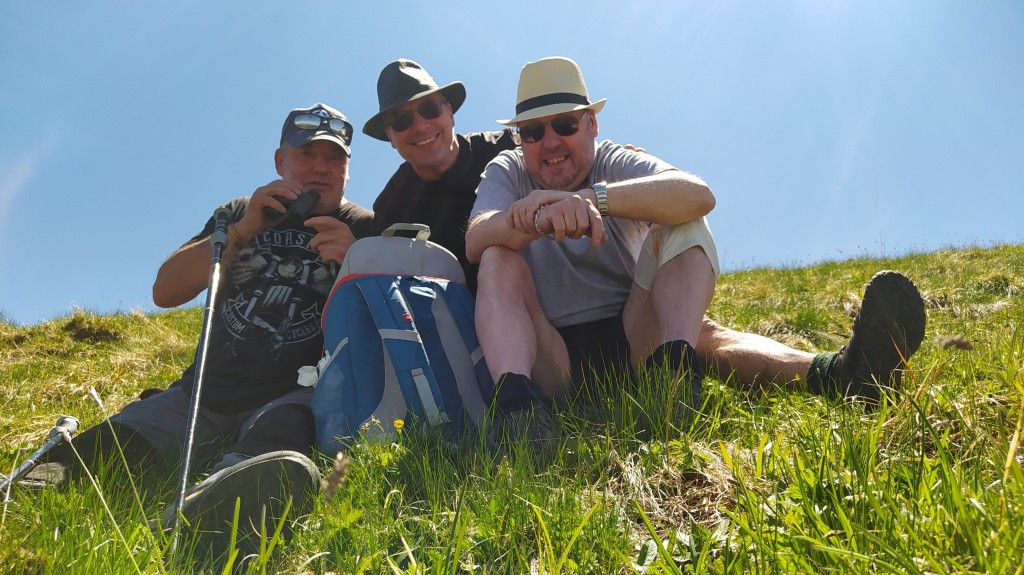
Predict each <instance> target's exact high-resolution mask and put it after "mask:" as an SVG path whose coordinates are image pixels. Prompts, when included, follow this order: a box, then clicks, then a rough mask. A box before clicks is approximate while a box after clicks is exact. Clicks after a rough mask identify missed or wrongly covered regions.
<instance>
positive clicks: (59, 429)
mask: <svg viewBox="0 0 1024 575" xmlns="http://www.w3.org/2000/svg"><path fill="white" fill-rule="evenodd" d="M75 433H78V419H76V418H74V417H72V416H70V415H62V416H60V419H58V420H57V423H56V425H54V426H53V429H51V430H50V439H53V438H55V437H58V436H59V437H61V438H62V439H70V438H71V436H72V435H74V434H75Z"/></svg>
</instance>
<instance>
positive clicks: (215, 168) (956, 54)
mask: <svg viewBox="0 0 1024 575" xmlns="http://www.w3.org/2000/svg"><path fill="white" fill-rule="evenodd" d="M354 4H355V3H349V2H338V1H324V2H306V1H295V2H242V1H225V2H207V1H196V0H179V1H176V2H159V3H158V2H128V1H120V2H113V1H105V0H99V1H96V2H87V3H78V2H14V1H5V2H2V3H0V79H2V80H0V110H2V113H3V122H2V127H0V314H2V315H3V317H4V318H5V319H6V320H8V321H13V322H16V323H19V324H23V325H28V324H34V323H37V322H40V321H44V320H47V319H52V318H54V317H57V316H60V315H63V314H66V313H69V312H71V311H72V310H73V309H74V308H75V307H76V306H77V307H81V308H84V309H87V310H91V311H96V312H104V313H106V312H110V311H114V310H124V311H127V310H132V309H141V310H143V311H152V310H154V309H155V308H154V307H153V304H152V299H151V296H150V288H151V285H152V281H153V279H154V277H155V275H156V271H157V269H158V267H159V266H160V264H161V262H162V261H163V260H164V259H165V258H166V257H167V256H168V255H170V253H171V252H173V251H174V250H175V249H176V248H177V247H178V246H179V245H181V243H182V242H184V241H185V240H187V239H188V238H189V237H191V236H192V235H193V234H194V233H196V232H197V231H198V230H199V229H200V228H201V227H202V225H203V223H204V221H205V219H206V218H207V217H208V216H209V215H210V214H211V213H212V211H213V209H214V208H215V207H216V206H217V205H219V204H221V203H223V202H225V201H227V200H229V199H231V198H233V197H236V196H241V195H250V194H251V193H252V192H253V190H255V189H256V188H257V187H259V186H261V185H263V184H265V183H266V182H268V181H270V180H272V179H274V178H275V177H276V175H275V173H274V169H273V152H274V149H275V147H276V145H277V143H278V139H279V136H280V127H281V122H282V121H283V120H284V117H285V115H286V114H287V113H288V111H289V110H290V109H291V108H294V107H299V106H306V105H309V104H312V103H314V102H317V101H323V102H327V103H329V104H332V105H333V106H335V107H337V108H339V109H341V110H342V111H343V112H344V113H345V114H347V115H348V116H349V118H350V119H351V120H352V121H353V124H354V125H355V126H356V127H357V130H358V129H359V128H361V127H362V124H363V122H365V121H366V119H368V118H369V117H370V116H371V115H373V114H374V113H376V112H377V100H376V91H375V87H376V81H377V75H378V74H379V72H380V69H381V68H382V67H383V66H384V65H385V64H386V63H388V62H389V61H391V60H393V59H395V58H399V57H405V58H410V59H413V60H416V61H418V62H420V63H421V64H423V65H424V66H425V67H426V68H427V69H428V70H429V71H430V73H431V74H432V75H433V76H434V77H435V78H436V79H437V80H438V81H439V82H440V83H442V84H443V83H447V82H451V81H454V80H461V81H462V82H464V83H465V84H466V86H467V89H468V93H469V96H468V99H467V101H466V104H465V105H464V106H463V108H462V110H460V111H459V113H458V114H457V116H456V122H457V124H456V128H457V129H459V130H461V131H480V130H491V129H497V128H498V127H499V126H498V124H496V123H495V120H496V119H498V118H507V117H510V114H511V113H512V109H513V107H514V103H515V102H514V100H515V90H516V82H517V80H518V76H519V70H520V69H521V67H522V65H523V64H524V63H526V62H528V61H530V60H535V59H538V58H541V57H545V56H552V55H563V56H569V57H571V58H573V59H575V60H576V61H577V62H579V64H580V66H581V68H582V69H583V73H584V75H585V77H586V80H587V85H588V88H589V90H590V93H591V96H592V98H595V99H596V98H608V104H607V106H606V107H605V109H604V111H603V112H602V113H601V114H600V116H599V117H598V119H599V121H600V129H601V137H602V138H610V139H612V140H615V141H618V142H622V143H634V144H637V145H641V146H644V147H645V148H646V149H647V150H648V151H649V152H651V153H653V154H655V155H658V156H661V157H662V158H664V159H665V160H667V161H669V162H671V163H672V164H674V165H676V166H677V167H679V168H681V169H684V170H687V171H690V172H693V173H696V174H698V175H700V176H701V177H703V178H704V179H706V180H707V181H708V182H709V183H710V184H711V186H712V189H713V190H714V191H715V194H716V196H717V199H718V206H717V208H716V209H715V210H714V211H713V212H712V213H711V215H710V216H709V221H710V223H711V226H712V229H713V231H714V233H715V237H716V240H717V242H718V247H719V255H720V257H721V260H722V264H723V267H724V269H725V270H727V271H733V270H741V269H747V268H751V267H762V266H780V265H781V266H799V265H809V264H812V263H816V262H819V261H823V260H842V259H849V258H852V257H861V256H893V255H901V254H905V253H907V252H927V251H934V250H936V249H941V248H945V247H963V246H969V245H982V246H985V245H993V244H997V243H1020V242H1021V241H1022V236H1024V233H1022V231H1021V230H1022V226H1021V225H1020V224H1019V223H1018V220H1019V219H1020V218H1021V214H1022V213H1024V199H1022V196H1024V193H1022V192H1024V72H1022V70H1024V4H1022V3H1020V2H1011V1H999V2H997V1H992V2H985V1H982V2H960V1H951V0H934V1H933V0H908V1H901V2H890V1H877V0H865V1H857V2H854V1H849V2H840V1H828V0H784V1H780V2H733V1H728V0H726V1H720V2H719V1H716V2H693V1H681V2H674V1H673V2H663V3H658V2H645V1H634V2H600V1H599V2H578V1H570V2H550V1H546V2H538V1H534V0H525V1H522V2H517V3H501V4H498V3H485V2H469V1H465V2H463V1H455V2H423V3H413V2H391V1H382V2H375V3H367V4H365V5H354ZM398 162H399V158H398V155H397V153H396V152H394V150H392V149H391V147H390V146H389V145H388V144H385V143H382V142H378V141H376V140H373V139H371V138H369V137H366V136H364V135H362V134H361V133H357V134H356V137H355V139H354V141H353V159H352V167H351V173H352V179H351V181H350V183H349V187H348V191H347V196H348V197H349V198H350V199H352V200H354V201H356V202H357V203H360V204H362V205H365V206H369V205H370V204H372V202H373V199H374V198H375V197H376V195H377V193H378V192H379V190H380V189H381V188H382V187H383V185H384V183H385V182H386V181H387V179H388V177H389V176H390V174H391V173H392V172H393V171H394V169H395V167H396V166H397V165H398ZM865 279H867V278H865ZM200 301H201V300H200Z"/></svg>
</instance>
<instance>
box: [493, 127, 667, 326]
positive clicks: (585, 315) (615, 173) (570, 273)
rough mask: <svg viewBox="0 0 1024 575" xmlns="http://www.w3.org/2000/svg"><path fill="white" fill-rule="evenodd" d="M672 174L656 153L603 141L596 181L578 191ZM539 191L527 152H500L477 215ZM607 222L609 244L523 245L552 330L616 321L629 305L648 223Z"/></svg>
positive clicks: (587, 241) (545, 240) (596, 163)
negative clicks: (526, 162)
mask: <svg viewBox="0 0 1024 575" xmlns="http://www.w3.org/2000/svg"><path fill="white" fill-rule="evenodd" d="M674 169H676V168H674V167H673V166H671V165H670V164H668V163H666V162H664V161H662V160H659V159H658V158H655V157H654V156H652V155H650V154H644V153H638V152H631V151H629V150H626V149H625V148H623V147H622V146H620V145H618V144H615V143H613V142H611V141H609V140H605V141H603V142H601V143H600V144H599V145H598V147H597V157H596V158H595V160H594V166H593V168H592V169H591V171H590V176H589V177H588V178H587V180H586V181H585V182H583V184H582V185H581V186H580V189H583V188H589V187H591V186H592V184H593V183H594V182H607V183H613V182H621V181H625V180H632V179H635V178H641V177H644V176H650V175H653V174H658V173H661V172H665V171H668V170H674ZM539 187H540V185H539V184H538V183H536V182H535V181H534V180H533V178H531V177H530V175H529V174H528V173H527V171H526V168H525V165H524V163H523V152H522V149H518V148H517V149H515V150H510V151H506V152H502V153H501V154H499V155H498V156H497V157H496V158H494V160H492V161H491V162H490V163H489V164H487V167H486V168H485V169H484V174H483V178H482V179H481V180H480V185H479V187H477V190H476V194H477V197H476V203H475V204H474V205H473V216H476V215H477V214H480V213H482V212H489V211H492V210H498V211H505V210H507V209H508V207H509V206H511V205H512V203H513V202H515V201H516V200H520V199H522V198H525V197H526V196H527V195H528V194H529V193H530V192H532V191H533V190H535V189H537V188H539ZM604 224H605V230H606V232H607V234H608V241H607V242H605V243H604V244H602V245H601V246H600V247H599V248H596V249H595V248H594V247H592V246H591V245H590V241H591V240H590V238H589V237H585V238H580V239H578V240H572V239H565V240H563V241H562V242H560V243H559V242H556V241H554V240H552V239H550V238H546V237H542V238H540V239H537V240H535V241H532V242H530V244H529V245H527V246H526V247H525V248H523V250H522V252H521V253H522V255H523V257H524V258H525V259H526V263H527V265H529V266H530V271H531V272H532V273H533V281H534V284H535V285H536V286H537V295H538V297H539V299H540V305H541V309H543V310H544V315H545V316H546V317H547V318H548V321H550V322H551V325H553V326H555V327H565V326H569V325H576V324H581V323H587V322H591V321H596V320H599V319H606V318H609V317H614V316H616V315H618V314H619V312H620V311H622V308H623V306H625V305H626V298H627V297H628V296H629V290H630V287H631V286H632V283H633V274H634V272H635V270H636V261H637V257H638V256H639V254H640V247H641V246H642V245H643V242H644V238H645V237H646V235H647V232H648V231H649V230H650V223H649V222H638V221H636V220H629V219H625V218H615V217H606V218H604Z"/></svg>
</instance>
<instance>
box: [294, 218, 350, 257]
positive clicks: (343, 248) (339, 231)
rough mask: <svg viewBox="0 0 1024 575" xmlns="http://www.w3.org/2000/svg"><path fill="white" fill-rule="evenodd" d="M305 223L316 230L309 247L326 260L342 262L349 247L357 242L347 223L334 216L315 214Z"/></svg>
mask: <svg viewBox="0 0 1024 575" xmlns="http://www.w3.org/2000/svg"><path fill="white" fill-rule="evenodd" d="M304 223H305V225H306V226H308V227H311V228H313V229H314V230H316V232H317V233H316V235H315V236H313V241H312V242H310V244H309V247H311V248H313V251H315V252H317V253H319V254H320V259H322V260H324V261H325V262H334V263H337V264H340V263H341V262H342V260H344V259H345V254H347V253H348V248H349V247H351V246H352V244H354V243H355V241H356V237H355V236H354V235H353V234H352V230H351V229H350V228H349V227H348V225H347V224H344V223H342V222H340V221H338V219H337V218H334V217H332V216H313V217H311V218H309V219H308V220H306V221H305V222H304Z"/></svg>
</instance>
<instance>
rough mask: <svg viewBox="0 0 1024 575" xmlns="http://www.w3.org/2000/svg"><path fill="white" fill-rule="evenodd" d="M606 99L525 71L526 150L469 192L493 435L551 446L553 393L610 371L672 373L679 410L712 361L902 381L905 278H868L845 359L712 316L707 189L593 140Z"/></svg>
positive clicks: (864, 383) (859, 389) (913, 303)
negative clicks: (493, 392) (495, 418)
mask: <svg viewBox="0 0 1024 575" xmlns="http://www.w3.org/2000/svg"><path fill="white" fill-rule="evenodd" d="M604 105H605V100H599V101H597V102H593V101H591V99H590V96H589V94H588V93H587V88H586V85H585V83H584V80H583V75H582V73H581V72H580V69H579V67H578V66H577V64H576V63H575V62H574V61H572V60H570V59H568V58H561V57H554V58H544V59H542V60H538V61H536V62H530V63H528V64H526V65H525V66H524V67H523V69H522V72H521V74H520V77H519V86H518V93H517V96H516V108H515V112H516V114H515V116H514V117H513V118H511V119H508V120H501V121H499V122H500V123H502V124H505V125H507V126H510V127H512V128H514V129H515V130H516V134H517V136H518V138H519V140H520V141H521V142H522V147H521V148H519V149H515V150H512V151H507V152H502V153H501V154H499V155H498V156H497V157H496V158H495V160H494V161H492V162H491V163H490V164H488V166H487V167H486V169H485V171H484V174H483V176H482V179H481V182H480V185H479V187H478V188H477V200H476V203H475V205H474V207H473V216H472V218H471V221H470V224H469V230H468V232H467V234H466V253H467V256H468V258H469V260H470V261H472V262H479V264H480V269H479V277H478V285H479V289H478V297H477V307H476V310H477V318H476V319H477V332H478V336H479V338H480V343H481V347H482V349H483V352H484V356H485V357H486V358H487V364H488V367H489V369H490V370H491V375H492V377H494V380H495V382H496V385H497V386H498V392H497V397H496V399H495V403H496V407H497V410H498V413H499V414H500V416H501V419H500V420H499V421H500V422H501V424H500V425H496V426H494V427H493V430H494V431H495V432H496V433H497V434H504V435H505V436H506V437H505V439H509V437H508V436H513V437H511V439H518V438H519V437H524V438H526V439H529V440H534V441H536V442H537V443H538V444H540V445H543V444H545V443H548V442H549V440H551V439H553V438H554V437H555V436H556V435H557V432H556V426H555V425H554V419H553V418H552V417H551V414H550V406H551V402H552V399H560V398H565V397H567V396H569V395H570V393H575V392H577V391H579V390H580V386H581V384H582V383H583V381H584V379H587V380H590V379H591V377H590V376H591V375H596V376H597V377H596V379H597V381H602V380H603V379H605V378H604V374H605V370H606V369H607V368H609V367H613V366H614V367H616V368H618V367H621V366H629V367H631V368H632V369H634V370H636V369H640V368H658V369H663V370H666V371H667V372H668V373H669V374H671V376H672V377H673V378H674V379H675V380H676V381H677V382H679V384H680V385H679V387H680V391H681V395H682V397H683V398H684V400H685V403H686V405H687V408H688V412H689V413H688V415H693V412H694V411H695V410H699V409H700V407H701V385H702V380H703V376H704V364H705V361H707V362H717V363H718V364H720V365H719V366H718V367H719V368H720V369H719V371H722V370H721V368H722V367H724V368H725V373H727V374H728V373H730V371H729V370H735V372H736V374H737V375H738V378H739V379H740V381H741V382H745V383H746V384H747V385H750V384H752V383H753V381H755V380H756V379H757V378H758V377H760V378H762V381H763V380H764V378H765V376H768V377H767V378H768V379H775V378H778V379H782V380H798V379H805V381H806V382H807V386H808V388H809V389H810V390H811V391H817V392H820V393H825V394H828V395H833V396H846V397H849V396H861V397H865V398H866V399H868V400H874V401H877V400H878V398H879V393H880V391H879V388H880V387H888V386H896V385H898V383H899V370H900V369H901V368H902V367H903V362H904V360H905V359H906V358H908V357H910V355H911V354H913V353H914V351H916V350H917V347H918V346H919V345H920V343H921V340H922V338H923V335H924V324H925V317H924V307H923V302H922V301H921V297H920V294H919V293H918V292H917V289H916V288H915V287H914V285H913V283H911V282H910V280H908V279H907V278H906V277H904V276H902V275H900V274H897V273H895V272H883V273H881V274H878V275H876V276H875V278H873V279H872V281H871V282H870V283H869V284H868V287H867V289H866V290H865V297H864V302H863V306H862V308H861V310H860V312H859V313H858V316H857V319H856V320H855V322H854V332H853V336H852V337H851V339H850V341H849V342H848V343H847V345H846V346H844V348H843V350H841V351H840V352H831V353H825V354H817V355H815V354H810V353H806V352H800V351H797V350H794V349H791V348H788V347H786V346H783V345H782V344H779V343H777V342H774V341H772V340H770V339H768V338H764V337H761V336H757V335H754V334H745V333H740V332H735V331H733V330H728V329H726V328H723V327H722V326H719V325H718V324H716V323H714V322H712V321H710V320H709V319H707V318H706V317H705V315H704V314H705V311H706V309H707V307H708V305H709V303H710V302H711V297H712V294H713V292H714V286H715V279H716V277H717V275H718V274H719V267H718V257H717V254H716V249H715V244H714V240H713V238H712V236H711V232H710V229H709V228H708V224H707V221H706V219H705V217H704V216H705V215H707V214H708V213H709V212H710V211H711V209H712V208H713V207H714V205H715V198H714V195H713V194H712V192H711V189H710V188H709V187H708V185H707V184H706V183H705V182H704V181H703V180H701V179H700V178H697V177H696V176H693V175H690V174H686V173H684V172H682V171H680V170H678V169H676V168H675V167H673V166H671V165H669V164H667V163H666V162H664V161H662V160H660V159H658V158H655V157H654V156H651V155H649V154H644V153H637V152H634V151H631V150H627V149H625V148H623V147H622V146H619V145H617V144H614V143H612V142H611V141H607V140H606V141H603V142H600V143H598V141H597V135H598V121H597V115H598V113H599V112H600V111H601V110H602V109H603V108H604ZM591 370H592V371H591ZM620 373H621V371H620Z"/></svg>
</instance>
